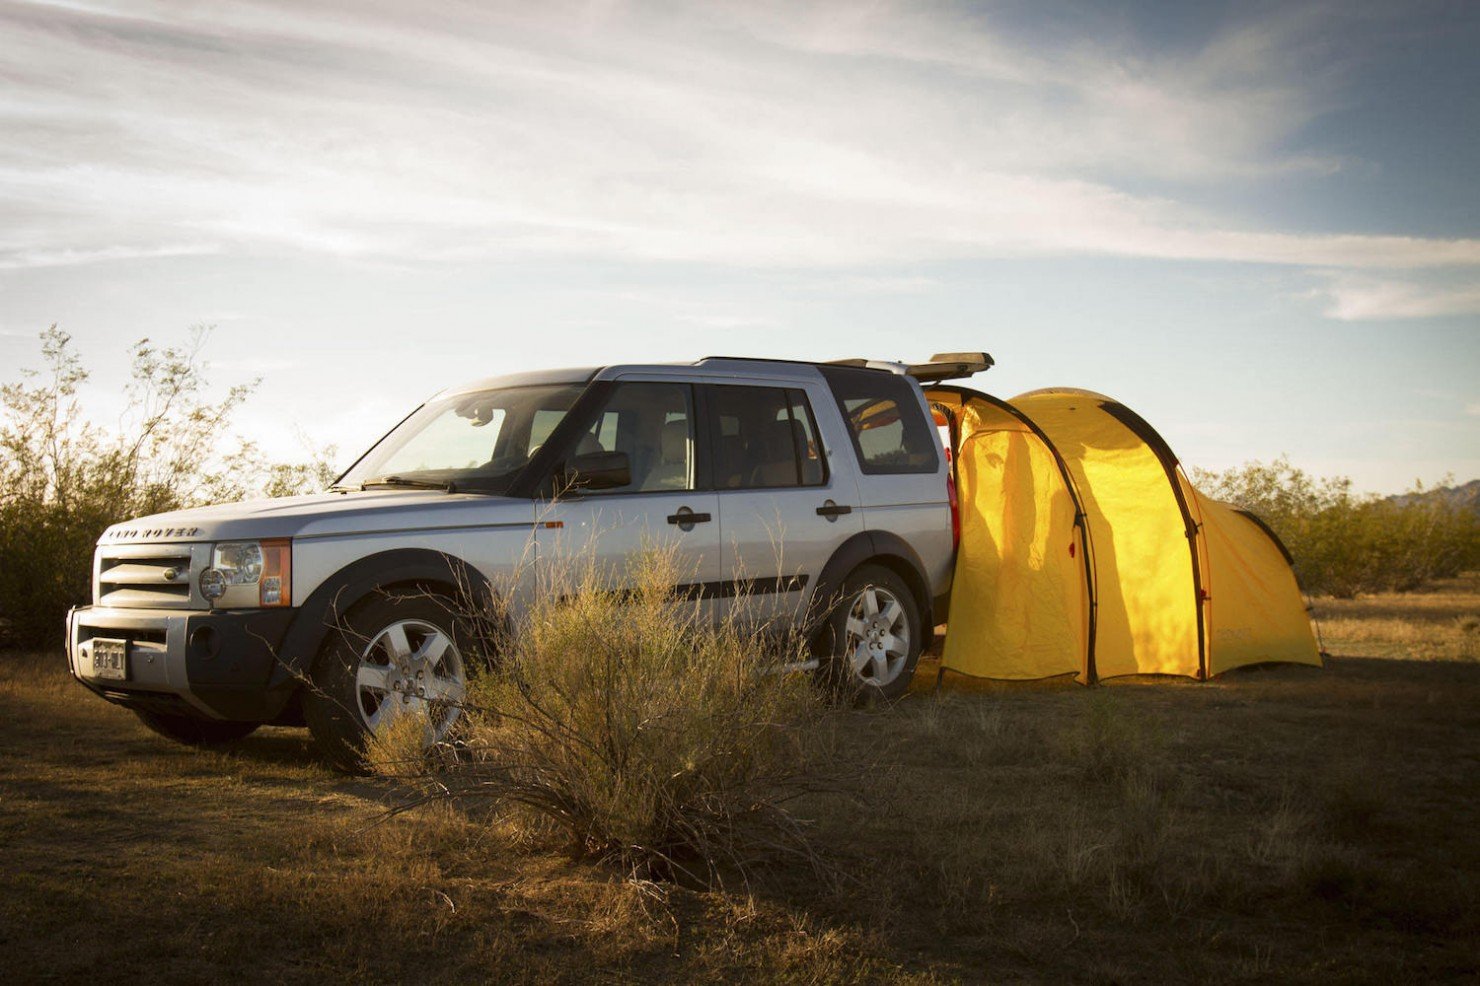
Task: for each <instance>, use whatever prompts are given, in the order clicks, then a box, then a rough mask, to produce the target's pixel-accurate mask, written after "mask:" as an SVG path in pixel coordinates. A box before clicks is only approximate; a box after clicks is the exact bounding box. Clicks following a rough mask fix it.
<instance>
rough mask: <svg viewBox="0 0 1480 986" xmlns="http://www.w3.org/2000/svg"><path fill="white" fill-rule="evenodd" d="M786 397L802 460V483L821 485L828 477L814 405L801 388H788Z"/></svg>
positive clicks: (805, 484) (804, 484)
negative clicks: (813, 415) (808, 401)
mask: <svg viewBox="0 0 1480 986" xmlns="http://www.w3.org/2000/svg"><path fill="white" fill-rule="evenodd" d="M786 397H787V401H788V402H789V403H790V404H791V418H792V421H793V422H794V425H793V427H794V429H795V432H796V438H797V446H798V451H799V452H800V457H801V462H802V485H803V486H821V485H822V483H823V481H824V480H825V479H827V467H826V466H824V465H823V463H822V441H821V440H820V439H819V438H818V437H817V423H816V422H815V421H813V420H812V407H811V405H809V404H808V403H807V395H806V394H804V393H802V392H801V391H800V390H788V391H787V392H786Z"/></svg>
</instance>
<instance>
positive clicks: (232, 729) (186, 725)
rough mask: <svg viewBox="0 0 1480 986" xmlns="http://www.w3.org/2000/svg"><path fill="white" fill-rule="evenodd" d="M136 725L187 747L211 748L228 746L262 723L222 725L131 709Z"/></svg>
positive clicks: (217, 722) (214, 720)
mask: <svg viewBox="0 0 1480 986" xmlns="http://www.w3.org/2000/svg"><path fill="white" fill-rule="evenodd" d="M133 711H134V715H136V716H138V717H139V721H140V722H142V723H143V724H144V725H146V726H148V727H149V728H150V729H152V730H154V731H155V732H156V733H158V734H159V735H161V736H166V737H169V738H170V739H172V740H174V741H175V742H176V743H184V744H185V745H186V746H211V745H213V744H216V743H230V742H231V741H232V740H236V739H241V738H242V737H243V736H246V735H247V734H248V733H250V732H252V731H253V730H254V729H256V728H257V727H258V726H260V725H261V723H258V722H225V721H223V720H220V719H197V718H196V717H195V716H173V715H168V714H166V713H163V712H146V711H144V710H143V709H134V710H133Z"/></svg>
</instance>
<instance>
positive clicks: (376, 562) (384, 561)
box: [268, 548, 497, 691]
mask: <svg viewBox="0 0 1480 986" xmlns="http://www.w3.org/2000/svg"><path fill="white" fill-rule="evenodd" d="M397 588H401V589H415V590H416V591H420V592H432V593H436V594H439V595H446V596H449V597H450V598H452V599H454V600H458V599H460V600H462V603H461V604H462V605H466V606H467V610H468V612H470V613H478V614H485V613H486V614H489V615H490V617H492V616H493V615H494V614H496V612H497V611H496V608H495V605H494V604H495V601H496V599H497V595H496V593H495V591H494V588H493V584H492V583H491V582H490V581H489V580H488V577H487V576H486V575H484V574H483V573H482V572H480V571H479V570H478V569H477V568H476V567H474V566H473V565H471V564H470V563H468V562H467V561H465V560H463V559H461V558H458V557H457V556H455V555H450V554H447V553H446V552H443V551H435V550H432V549H429V548H395V549H392V550H390V551H381V552H377V553H375V554H373V555H366V556H365V557H363V558H359V559H356V560H355V561H353V562H350V563H349V564H348V565H346V566H344V567H343V568H341V569H340V570H339V571H337V572H335V573H334V574H333V575H331V576H329V577H328V578H327V579H325V580H324V581H323V582H322V583H321V584H320V585H319V587H318V588H317V589H315V590H314V591H313V592H312V593H310V594H309V596H308V598H307V599H306V600H304V602H303V605H301V606H300V607H298V614H297V616H295V617H294V619H293V622H292V623H291V624H290V625H289V627H288V632H287V633H286V634H285V635H284V637H283V641H282V644H281V646H280V647H279V655H278V657H279V659H278V663H277V666H276V668H275V669H274V670H273V674H272V678H271V680H270V681H269V682H268V689H269V690H285V691H291V690H293V689H295V688H296V687H297V686H298V684H299V683H300V682H301V681H302V678H303V676H304V675H305V674H307V673H308V672H309V670H310V669H311V667H312V665H313V661H314V658H315V657H316V656H317V655H318V653H319V650H320V648H321V647H322V646H323V644H324V641H325V640H326V639H327V638H328V636H329V634H330V633H331V632H332V631H333V630H334V629H335V628H337V627H340V626H342V624H343V621H344V619H345V618H346V617H348V616H349V615H350V614H351V613H353V612H354V610H355V609H356V608H357V607H359V606H360V605H362V604H363V603H365V602H366V601H367V600H368V599H370V598H371V596H372V595H373V594H375V593H378V592H383V591H385V590H388V589H397Z"/></svg>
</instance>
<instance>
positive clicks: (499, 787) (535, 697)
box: [380, 550, 825, 885]
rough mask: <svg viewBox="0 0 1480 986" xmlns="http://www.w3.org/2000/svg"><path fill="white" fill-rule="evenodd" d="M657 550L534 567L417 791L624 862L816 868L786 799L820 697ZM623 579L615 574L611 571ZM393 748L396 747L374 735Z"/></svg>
mask: <svg viewBox="0 0 1480 986" xmlns="http://www.w3.org/2000/svg"><path fill="white" fill-rule="evenodd" d="M679 574H680V573H679V572H678V571H677V570H676V567H675V561H674V556H673V555H672V554H671V553H665V552H662V551H656V550H649V551H644V552H641V553H640V554H638V555H636V556H634V558H633V559H632V560H631V561H630V563H629V565H628V567H627V569H626V570H625V571H623V572H619V573H618V572H611V571H604V570H602V569H601V568H600V567H599V566H597V565H595V564H594V563H582V564H580V565H576V566H572V567H569V568H567V569H566V570H564V571H561V572H558V573H556V574H552V575H547V576H545V577H544V578H543V579H542V581H541V585H540V587H539V593H538V600H537V601H536V602H535V604H534V606H533V608H532V612H530V613H529V614H528V616H527V617H526V618H524V619H522V620H521V622H520V624H519V632H518V633H517V634H512V635H510V636H509V638H508V640H507V643H506V644H505V647H504V649H503V651H502V653H500V654H499V655H498V657H497V659H496V661H494V662H493V665H494V666H493V667H492V669H491V670H489V671H488V672H486V673H485V674H484V675H482V676H481V677H479V678H478V679H476V680H475V681H474V682H473V683H472V684H471V687H470V693H469V699H468V702H467V704H466V705H465V707H464V710H463V720H462V723H461V725H460V727H459V728H460V733H461V735H460V738H459V740H458V741H457V742H456V743H454V744H452V745H450V746H449V747H448V748H447V749H444V750H442V751H439V753H440V756H439V757H437V758H435V762H434V764H433V766H432V767H431V769H430V771H429V773H428V776H427V784H428V786H427V788H426V790H425V795H424V796H425V797H430V798H454V799H456V800H458V801H460V802H462V803H465V804H469V803H473V802H480V801H481V802H485V803H487V804H489V805H491V806H492V807H493V809H494V810H495V813H496V814H497V815H498V816H499V818H500V819H501V824H504V825H507V826H509V827H511V828H512V829H513V830H514V831H515V832H517V833H518V837H519V838H520V839H522V840H523V841H524V842H525V843H526V844H528V845H533V846H546V845H558V846H559V847H560V848H562V849H563V850H565V851H567V852H568V853H570V854H571V855H572V856H574V857H577V858H581V859H589V860H595V861H599V862H603V863H608V864H611V865H613V866H615V867H616V868H617V869H619V870H620V871H621V872H624V873H627V874H631V875H634V876H637V877H640V878H650V877H666V878H688V879H690V880H693V881H697V882H699V883H703V884H707V885H716V884H719V883H722V882H723V880H724V878H725V876H726V875H729V874H733V875H738V876H739V877H741V878H742V879H744V880H748V879H749V877H750V874H751V873H752V872H753V870H754V868H755V867H756V866H757V865H758V864H764V863H767V862H772V861H777V860H791V861H802V862H804V863H806V864H808V865H813V866H816V867H819V868H825V867H824V866H823V863H822V861H821V858H820V857H819V856H818V854H817V852H816V851H815V849H814V847H813V846H812V844H811V841H810V840H809V838H808V833H807V827H806V825H805V824H804V823H803V822H802V821H800V820H799V819H798V818H796V817H795V816H794V815H793V814H792V813H791V812H790V811H788V809H787V805H788V803H789V802H790V801H791V800H792V799H793V798H795V797H797V796H799V795H801V794H803V793H808V792H812V791H815V790H817V789H818V788H819V774H818V773H817V770H818V763H817V760H818V758H817V756H816V752H817V750H816V745H815V742H814V741H815V739H816V737H817V735H818V734H817V731H816V730H815V729H814V728H813V727H814V726H816V724H817V723H818V721H819V720H820V718H821V716H822V715H823V712H824V703H823V700H822V697H821V696H820V695H819V694H818V693H817V691H816V689H815V687H814V686H813V685H812V683H811V682H810V681H809V680H808V679H807V678H806V677H805V676H803V675H798V674H789V673H785V672H784V671H783V669H784V668H785V666H786V665H788V664H790V663H794V662H797V661H800V660H802V659H804V656H805V655H804V654H803V651H802V647H801V645H800V644H799V643H798V644H795V645H793V644H786V643H778V640H779V639H781V638H778V637H776V636H775V635H773V634H771V633H769V632H768V628H767V627H765V626H763V625H752V624H750V623H748V622H747V621H746V620H745V617H744V613H745V610H746V608H747V607H746V606H745V605H743V602H742V604H741V605H738V606H736V607H734V614H735V615H732V616H731V617H730V618H728V619H727V620H726V621H724V622H723V623H722V624H720V625H718V626H715V625H713V624H711V623H710V622H709V621H708V619H707V618H706V616H705V613H704V610H703V609H702V607H701V604H700V603H698V602H695V601H691V600H683V599H676V598H674V596H673V588H672V587H673V586H674V585H676V584H679V583H682V582H683V581H684V580H683V579H682V578H680V577H678V576H679ZM618 584H619V585H622V586H624V588H623V589H621V590H620V591H615V590H613V589H612V588H611V586H613V585H618ZM380 756H381V757H382V759H384V760H387V761H389V762H391V763H392V764H393V765H394V764H399V763H401V762H402V761H404V759H405V756H404V754H397V752H396V751H395V750H393V749H385V748H382V750H381V751H380Z"/></svg>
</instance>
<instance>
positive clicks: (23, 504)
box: [0, 326, 333, 646]
mask: <svg viewBox="0 0 1480 986" xmlns="http://www.w3.org/2000/svg"><path fill="white" fill-rule="evenodd" d="M208 335H209V331H208V330H207V329H204V328H198V329H196V330H195V331H194V332H193V333H192V335H191V339H190V341H189V343H187V344H186V345H183V346H166V347H163V348H161V347H157V346H155V345H152V344H151V343H150V342H149V340H148V339H142V340H140V341H139V342H137V343H135V344H134V346H133V347H132V349H131V350H130V354H129V358H130V374H131V375H130V382H129V384H128V386H127V388H126V390H125V396H126V398H127V402H126V406H125V408H124V411H123V414H122V415H121V416H120V419H119V423H118V425H117V426H116V427H114V428H101V427H99V426H97V425H95V424H92V423H90V422H89V421H88V420H87V418H86V414H85V410H84V407H83V404H82V401H81V397H80V392H81V389H82V388H83V386H84V384H85V383H86V382H87V379H88V375H89V374H88V371H87V369H86V368H85V367H84V366H83V364H82V360H81V358H80V357H79V356H78V354H77V352H76V351H75V350H74V349H73V347H72V341H71V337H70V336H68V335H67V334H66V333H65V332H60V331H58V330H57V328H56V327H55V326H52V327H51V328H50V329H49V330H47V331H46V332H43V333H42V334H41V356H42V362H43V364H44V369H43V370H41V371H39V372H38V371H30V370H23V371H21V379H20V380H18V381H13V382H10V383H6V384H4V385H3V386H0V646H3V645H23V646H35V645H42V644H47V645H49V644H51V643H53V642H54V641H55V640H56V639H57V636H58V634H59V633H60V632H61V627H62V621H63V618H64V617H65V615H66V612H67V608H68V607H69V606H74V605H78V604H80V603H85V602H87V600H88V598H89V596H90V594H91V581H92V557H93V546H94V544H95V543H96V542H97V539H98V537H99V535H101V534H102V533H103V530H104V529H105V528H107V527H108V526H109V525H110V524H116V523H118V522H119V521H123V520H127V519H129V518H131V517H139V516H142V515H145V514H152V513H158V512H160V511H164V510H173V509H175V508H177V507H184V506H191V505H196V504H202V503H219V502H222V501H227V500H239V499H243V498H245V497H247V496H251V495H257V496H286V495H290V494H292V493H298V492H305V491H307V490H309V489H316V488H322V487H323V486H325V485H327V484H328V482H329V481H330V480H331V479H332V478H333V477H332V470H331V469H330V466H329V462H328V458H329V456H331V455H332V454H333V450H332V449H325V450H323V451H322V452H319V453H315V456H314V460H313V461H312V462H310V463H305V464H297V465H288V464H278V465H273V464H270V463H268V462H267V461H266V459H265V458H264V457H263V455H262V453H261V451H260V450H259V449H258V448H257V447H256V446H255V445H253V444H252V443H250V442H245V441H241V440H240V439H233V437H232V436H231V434H230V424H231V421H232V419H233V417H234V416H235V415H236V412H237V411H238V409H239V408H240V407H241V405H242V403H243V402H244V401H245V400H246V399H247V398H248V397H249V396H250V395H251V393H252V391H253V389H254V388H255V386H256V384H255V382H254V383H247V384H236V385H234V386H231V387H224V388H218V387H213V386H212V385H211V383H210V380H209V378H208V376H207V372H206V371H207V367H206V364H205V363H204V362H203V361H202V359H201V352H202V349H203V347H204V345H205V342H206V339H207V337H208Z"/></svg>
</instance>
